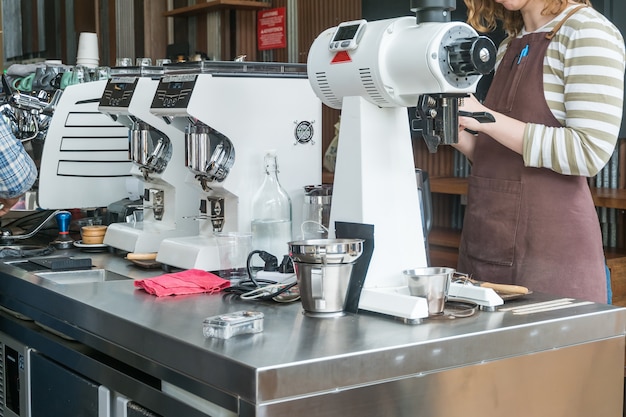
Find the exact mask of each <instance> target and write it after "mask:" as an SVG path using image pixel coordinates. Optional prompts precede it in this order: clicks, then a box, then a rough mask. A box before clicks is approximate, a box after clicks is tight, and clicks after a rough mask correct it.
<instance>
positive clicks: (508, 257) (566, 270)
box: [456, 0, 625, 303]
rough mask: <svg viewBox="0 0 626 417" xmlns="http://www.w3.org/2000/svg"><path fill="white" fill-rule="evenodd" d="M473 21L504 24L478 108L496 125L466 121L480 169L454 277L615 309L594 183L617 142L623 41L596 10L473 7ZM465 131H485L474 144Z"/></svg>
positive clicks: (489, 0) (564, 4)
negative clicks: (591, 184) (610, 297)
mask: <svg viewBox="0 0 626 417" xmlns="http://www.w3.org/2000/svg"><path fill="white" fill-rule="evenodd" d="M465 3H466V5H467V8H468V16H469V23H470V24H471V25H472V26H474V27H475V28H476V29H477V30H478V31H482V32H485V31H490V30H493V29H494V28H495V27H496V22H497V21H501V22H502V24H503V27H504V30H505V31H506V32H507V34H508V37H507V38H506V39H505V40H504V41H503V42H502V43H501V45H500V47H499V50H498V59H497V66H496V71H495V74H494V79H493V82H492V84H491V87H490V89H489V92H488V94H487V97H486V99H485V102H484V104H481V103H480V102H479V101H478V100H476V99H475V98H474V97H470V98H468V99H465V100H464V102H463V103H462V105H461V106H460V109H462V110H466V111H472V112H477V111H488V112H490V113H491V114H493V115H494V116H495V123H486V124H480V123H478V122H477V121H475V120H474V119H471V118H467V117H459V129H460V133H459V143H458V145H456V147H457V149H458V150H460V151H461V152H463V153H464V154H465V155H466V156H467V157H468V158H469V159H470V160H471V162H472V175H471V177H470V178H469V196H468V197H469V198H468V206H467V211H466V215H465V221H464V229H463V233H462V240H461V246H460V257H459V264H458V269H459V270H460V271H463V272H467V273H470V274H472V275H473V276H474V277H475V278H477V279H480V280H485V281H493V282H499V283H507V284H517V285H523V286H526V287H528V288H531V289H532V290H534V291H540V292H545V293H549V294H553V295H557V296H563V297H574V298H581V299H587V300H592V301H596V302H602V303H606V302H607V284H606V282H607V281H606V273H605V263H604V253H603V247H602V237H601V232H600V225H599V221H598V217H597V214H596V211H595V207H594V203H593V200H592V197H591V193H590V191H589V187H588V184H587V177H591V176H594V175H596V174H597V173H598V172H599V171H600V170H601V169H602V167H603V166H604V165H605V164H606V163H607V161H608V160H609V158H610V157H611V155H612V153H613V149H614V147H615V143H616V140H617V136H618V134H619V129H620V123H621V117H622V105H623V103H622V101H623V81H624V60H625V56H624V40H623V38H622V36H621V35H620V32H619V31H618V30H617V29H616V28H615V26H614V25H613V24H612V23H611V22H610V21H608V20H607V19H606V18H605V17H604V16H602V15H601V14H600V13H598V12H597V11H596V10H594V9H593V8H592V7H591V6H590V4H589V2H588V0H575V1H574V0H570V1H564V0H465ZM463 129H469V130H474V131H477V132H479V133H478V135H477V136H472V135H471V134H470V133H468V132H467V131H464V130H463Z"/></svg>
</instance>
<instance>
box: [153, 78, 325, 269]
mask: <svg viewBox="0 0 626 417" xmlns="http://www.w3.org/2000/svg"><path fill="white" fill-rule="evenodd" d="M178 83H180V84H178ZM161 84H162V87H160V88H159V91H158V92H157V97H155V103H156V104H155V103H153V106H152V109H151V111H152V112H153V113H154V114H155V115H158V116H161V117H165V118H168V119H170V120H171V123H172V125H174V126H176V127H177V128H178V129H180V130H181V131H185V130H186V129H188V125H189V123H190V122H191V123H194V122H201V123H203V124H204V125H207V126H210V127H211V128H212V129H215V130H216V131H218V132H220V133H221V134H222V135H224V136H226V137H227V138H228V139H229V140H230V141H231V142H232V144H233V145H234V151H235V152H234V155H235V157H234V163H233V165H232V167H231V168H230V171H229V173H228V175H227V176H226V178H225V179H224V180H223V181H212V182H209V183H208V184H207V186H208V188H209V189H208V190H207V189H204V188H203V187H202V186H201V182H200V181H199V180H198V179H190V181H191V182H192V183H193V184H194V186H195V187H197V188H198V190H201V191H202V193H203V194H202V195H203V196H204V197H221V198H224V207H223V209H224V223H223V229H222V231H223V232H243V233H250V231H251V222H252V200H253V198H254V195H255V193H256V192H257V190H258V189H259V188H260V186H261V183H262V181H263V178H264V175H265V170H264V165H263V160H264V155H265V153H266V152H267V151H268V150H275V151H276V154H277V156H278V166H279V178H280V182H281V185H282V186H283V187H284V189H285V190H286V191H287V193H288V194H289V196H290V198H291V202H292V216H293V221H292V225H293V237H294V238H297V237H298V236H299V233H300V225H301V222H302V205H303V200H304V188H303V187H304V186H305V185H311V184H320V183H321V172H322V152H321V136H320V132H321V128H320V126H319V123H320V120H321V103H320V100H319V99H318V98H317V97H316V95H315V94H314V93H313V91H312V90H311V87H310V85H309V82H308V81H307V79H306V78H304V77H272V76H240V75H238V74H233V75H230V76H229V75H220V76H213V75H212V74H210V73H199V74H181V75H170V76H165V77H164V78H163V79H162V81H161ZM168 84H169V85H170V86H171V85H175V84H176V85H179V86H180V87H181V89H180V91H179V92H175V91H173V90H172V89H171V88H170V89H168V87H167V85H168ZM190 88H191V90H189V89H190ZM159 95H160V96H159ZM185 103H186V104H185ZM196 207H197V205H196ZM287 253H288V246H287V242H285V253H284V254H273V255H275V256H277V257H279V261H280V257H281V256H282V255H286V254H287ZM157 261H159V262H161V263H163V264H166V265H171V266H175V267H179V268H200V269H204V270H209V271H217V270H220V269H221V266H220V259H219V248H218V243H217V240H216V238H215V237H214V234H213V227H212V224H211V221H210V220H208V219H207V220H205V221H202V222H201V231H200V233H199V235H198V236H195V237H182V238H168V239H164V240H163V242H162V243H161V246H160V248H159V251H158V255H157ZM231 266H234V267H245V265H231Z"/></svg>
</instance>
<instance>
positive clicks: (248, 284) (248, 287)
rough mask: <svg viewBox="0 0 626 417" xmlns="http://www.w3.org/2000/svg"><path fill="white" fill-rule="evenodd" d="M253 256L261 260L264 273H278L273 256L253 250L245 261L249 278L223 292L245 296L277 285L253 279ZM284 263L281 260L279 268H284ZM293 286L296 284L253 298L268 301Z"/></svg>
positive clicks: (274, 282)
mask: <svg viewBox="0 0 626 417" xmlns="http://www.w3.org/2000/svg"><path fill="white" fill-rule="evenodd" d="M254 255H259V257H260V258H261V259H263V261H264V266H263V270H264V271H279V265H278V259H277V258H276V257H275V256H274V255H272V254H271V253H268V252H266V251H262V250H253V251H252V252H250V253H249V254H248V258H247V259H246V271H247V272H248V276H249V277H250V278H249V279H247V280H243V281H240V282H239V283H238V284H237V285H233V286H231V287H229V288H226V289H225V290H224V291H225V292H227V293H230V294H236V295H242V294H246V293H249V292H251V291H254V290H257V289H259V288H262V287H264V286H270V285H276V284H278V282H277V281H272V280H267V279H257V278H256V277H255V275H256V274H255V273H254V271H253V268H252V263H251V261H252V257H253V256H254ZM284 263H285V260H284V259H283V263H282V264H281V267H283V268H284ZM295 285H296V282H294V283H291V284H288V285H285V286H284V287H281V288H280V289H278V290H277V291H274V292H272V293H270V294H268V295H265V296H262V297H258V298H255V300H263V301H270V300H272V299H273V298H274V297H276V296H278V295H280V294H282V293H284V292H286V291H289V290H290V289H291V288H292V287H293V286H295Z"/></svg>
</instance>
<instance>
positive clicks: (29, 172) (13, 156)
mask: <svg viewBox="0 0 626 417" xmlns="http://www.w3.org/2000/svg"><path fill="white" fill-rule="evenodd" d="M36 179H37V167H36V166H35V163H34V162H33V160H32V159H31V158H30V156H29V155H28V153H26V150H25V149H24V146H22V143H21V142H20V141H19V140H17V139H16V138H15V136H14V135H13V133H12V132H11V130H10V128H9V126H8V125H7V123H6V121H5V120H4V119H2V118H0V198H14V197H19V196H21V195H22V194H24V193H25V192H26V191H28V190H29V189H30V187H32V186H33V184H34V183H35V180H36Z"/></svg>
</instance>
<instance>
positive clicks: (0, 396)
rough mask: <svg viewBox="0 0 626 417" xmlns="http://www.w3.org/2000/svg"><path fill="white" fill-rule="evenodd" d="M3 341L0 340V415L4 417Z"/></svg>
mask: <svg viewBox="0 0 626 417" xmlns="http://www.w3.org/2000/svg"><path fill="white" fill-rule="evenodd" d="M4 380H5V379H4V343H1V342H0V417H4Z"/></svg>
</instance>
